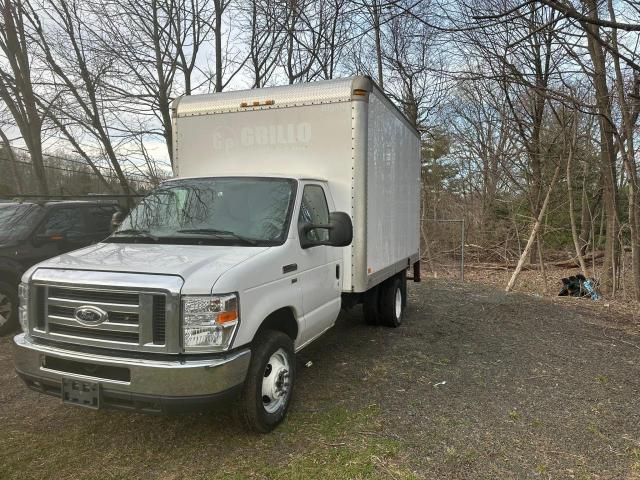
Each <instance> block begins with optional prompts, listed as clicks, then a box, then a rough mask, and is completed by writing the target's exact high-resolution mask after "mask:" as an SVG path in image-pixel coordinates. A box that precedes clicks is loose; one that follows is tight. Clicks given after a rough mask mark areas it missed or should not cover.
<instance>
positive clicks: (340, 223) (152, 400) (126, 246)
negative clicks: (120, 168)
mask: <svg viewBox="0 0 640 480" xmlns="http://www.w3.org/2000/svg"><path fill="white" fill-rule="evenodd" d="M373 85H374V84H373V83H372V82H371V81H370V80H369V79H365V78H362V77H354V78H351V79H343V80H340V81H332V82H318V83H317V84H309V85H305V86H287V87H274V88H268V89H261V90H258V91H244V92H229V93H225V94H215V95H204V96H194V97H186V98H185V99H181V100H180V101H179V102H176V103H174V136H175V138H174V142H173V143H174V164H175V175H176V178H174V179H172V180H169V181H166V182H164V183H163V184H162V185H160V186H159V187H157V188H156V189H155V190H153V191H152V192H151V193H149V194H148V195H147V196H146V197H145V198H144V199H143V200H142V201H141V202H140V203H139V204H138V205H137V206H136V207H135V208H134V209H133V210H132V211H131V212H130V213H129V215H128V216H127V217H126V218H125V219H124V221H122V223H121V224H120V225H119V227H118V229H117V230H116V231H115V232H114V233H113V234H112V235H111V236H110V237H109V238H107V239H106V240H104V241H103V242H100V243H98V244H96V245H92V246H90V247H86V248H83V249H81V250H76V251H73V252H69V253H66V254H63V255H60V256H58V257H55V258H52V259H50V260H47V261H45V262H43V263H40V264H38V265H36V266H34V267H32V268H31V269H29V270H28V271H27V272H26V273H25V274H24V275H23V277H22V284H21V286H20V297H21V301H20V305H21V306H20V312H19V314H20V321H21V324H22V328H23V332H24V333H23V334H21V335H18V336H17V337H16V338H15V343H16V345H17V347H18V349H17V353H16V370H17V372H18V374H19V375H20V377H21V378H22V379H23V380H24V381H25V383H26V384H27V386H29V387H30V388H32V389H35V390H38V391H40V392H42V393H46V394H51V395H56V396H59V397H61V398H62V401H63V402H65V403H69V404H74V405H80V406H84V407H89V408H103V407H110V408H120V409H129V410H137V411H144V412H155V413H158V412H164V411H173V410H187V411H190V410H192V409H193V408H195V407H201V406H207V405H210V404H212V403H218V402H220V401H222V400H225V399H229V398H235V399H236V402H234V403H233V407H232V408H234V409H236V410H237V411H238V412H239V413H240V417H241V418H242V419H243V420H244V422H245V424H246V425H247V427H249V428H251V429H253V430H256V431H259V432H268V431H270V430H271V429H273V428H274V427H275V426H277V425H278V424H279V423H280V422H281V421H282V420H283V418H284V416H285V415H286V412H287V410H288V408H289V405H290V402H291V392H292V389H293V385H294V383H295V378H296V375H295V368H296V364H295V353H296V352H297V351H299V350H300V349H302V348H304V347H305V346H306V345H308V344H309V343H310V342H312V341H314V340H315V339H317V338H318V337H320V336H321V335H322V334H323V333H324V332H325V331H326V330H328V329H329V328H331V327H332V326H333V325H334V323H335V321H336V318H337V317H338V314H339V312H340V309H341V308H343V307H345V306H350V305H355V304H357V303H363V304H364V305H365V312H366V314H367V316H366V318H367V323H371V324H384V325H388V326H392V327H397V326H399V325H400V323H401V321H402V316H403V311H404V306H405V303H406V271H407V270H408V269H409V268H410V267H411V266H412V265H415V264H417V261H418V259H419V252H418V243H419V241H418V240H419V239H418V228H417V221H418V215H419V207H418V200H419V198H418V195H417V194H418V181H419V175H416V173H419V168H420V167H419V159H418V156H417V155H418V154H419V141H418V140H419V137H418V136H417V134H416V133H415V132H414V131H411V130H410V129H409V128H408V126H407V123H406V119H403V117H402V115H401V114H400V113H399V112H397V110H390V105H391V104H390V102H388V99H385V98H384V97H382V96H381V94H380V92H379V91H378V90H374V86H373ZM327 92H328V93H327ZM363 92H364V93H366V95H363ZM369 94H371V98H369ZM255 98H257V99H255ZM327 99H330V100H331V102H328V100H327ZM314 102H316V103H314ZM323 102H324V103H323ZM327 102H328V103H329V104H330V105H329V106H330V108H328V107H327V105H328V103H327ZM181 105H182V106H181ZM372 106H374V107H375V110H372ZM394 108H395V107H394ZM370 110H371V111H370ZM372 112H375V115H374V114H373V113H372ZM378 128H383V129H385V130H386V135H381V134H380V133H379V132H378V133H376V132H375V130H376V129H378ZM369 129H370V130H371V132H370V133H369V131H368V130H369ZM367 138H369V140H367ZM373 140H375V141H376V142H377V143H376V144H375V145H373V144H371V143H368V142H372V141H373ZM369 150H371V151H370V152H369ZM384 172H386V173H384ZM382 175H384V176H382ZM369 177H370V178H369Z"/></svg>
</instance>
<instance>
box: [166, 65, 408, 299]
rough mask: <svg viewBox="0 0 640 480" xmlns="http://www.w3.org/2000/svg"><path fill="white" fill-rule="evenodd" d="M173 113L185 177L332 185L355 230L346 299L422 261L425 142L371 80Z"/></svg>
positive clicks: (204, 98) (179, 169) (178, 164)
mask: <svg viewBox="0 0 640 480" xmlns="http://www.w3.org/2000/svg"><path fill="white" fill-rule="evenodd" d="M173 111H174V114H173V119H174V122H173V135H174V137H173V138H174V141H173V150H174V164H175V171H176V174H177V175H178V176H180V177H201V176H223V175H237V174H241V175H282V176H292V175H298V176H300V177H307V178H317V179H324V180H326V181H327V182H328V184H329V188H330V190H331V194H332V196H333V199H334V201H335V208H336V210H339V211H344V212H347V213H349V215H350V216H351V217H352V219H353V224H354V239H353V244H352V245H350V246H348V247H345V248H344V249H343V260H344V268H345V279H344V282H343V290H344V291H353V292H364V291H366V290H368V289H369V288H370V287H372V286H373V285H376V284H377V283H379V282H380V281H381V280H384V279H385V278H387V277H389V276H391V275H393V274H395V273H397V272H399V271H400V270H403V269H405V268H407V267H408V266H410V265H412V264H413V263H414V262H416V261H417V260H418V250H419V241H420V233H419V216H420V201H419V198H420V193H419V189H420V136H419V134H418V132H417V131H416V129H415V128H414V127H413V126H412V125H411V124H410V123H409V122H408V120H407V119H406V118H405V117H404V116H403V115H402V114H401V113H400V111H399V110H398V109H397V108H396V107H395V105H393V104H392V103H391V101H390V100H389V99H388V98H387V97H386V96H385V95H384V93H383V92H382V91H381V90H380V89H379V88H378V87H377V85H375V84H374V83H373V82H372V81H371V80H369V79H368V78H365V77H354V78H347V79H340V80H329V81H324V82H315V83H308V84H301V85H295V86H285V87H275V88H264V89H258V90H244V91H239V92H230V93H222V94H211V95H194V96H191V97H183V98H181V99H179V100H177V101H176V102H174V110H173Z"/></svg>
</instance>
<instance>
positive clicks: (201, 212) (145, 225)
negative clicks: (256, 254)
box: [112, 177, 295, 245]
mask: <svg viewBox="0 0 640 480" xmlns="http://www.w3.org/2000/svg"><path fill="white" fill-rule="evenodd" d="M294 197H295V181H294V180H291V179H279V178H240V177H233V178H231V177H224V178H198V179H186V180H174V181H170V182H167V183H165V184H163V185H162V186H160V187H159V188H157V189H156V190H154V191H153V192H151V193H150V194H149V195H148V196H147V197H145V198H144V199H143V200H142V201H141V202H140V204H138V205H137V206H136V207H135V208H134V209H133V210H132V211H131V213H130V214H129V216H128V217H127V218H126V219H125V220H124V221H123V222H122V224H121V225H120V227H119V228H118V230H117V231H116V232H114V235H113V236H112V239H117V238H131V237H135V238H137V239H138V241H154V242H159V241H162V240H173V241H176V240H183V241H187V242H188V243H191V242H190V241H189V240H191V241H193V240H194V239H197V240H202V239H206V240H207V241H208V242H213V243H224V244H238V245H276V244H279V243H282V242H284V239H285V237H286V235H287V231H286V230H287V226H288V223H289V217H290V216H291V209H292V206H293V199H294ZM196 243H200V242H196Z"/></svg>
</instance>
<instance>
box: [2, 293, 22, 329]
mask: <svg viewBox="0 0 640 480" xmlns="http://www.w3.org/2000/svg"><path fill="white" fill-rule="evenodd" d="M18 326H19V325H18V289H17V287H16V286H15V285H12V284H10V283H6V282H0V336H4V335H7V334H9V333H12V332H15V331H16V330H17V329H18Z"/></svg>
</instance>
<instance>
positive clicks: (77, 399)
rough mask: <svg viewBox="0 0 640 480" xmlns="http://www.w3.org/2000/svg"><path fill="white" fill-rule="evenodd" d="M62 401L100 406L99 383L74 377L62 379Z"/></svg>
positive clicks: (96, 407) (82, 405)
mask: <svg viewBox="0 0 640 480" xmlns="http://www.w3.org/2000/svg"><path fill="white" fill-rule="evenodd" d="M62 403H70V404H73V405H79V406H81V407H86V408H94V409H98V408H100V384H99V383H98V382H86V381H84V380H77V379H75V378H63V379H62Z"/></svg>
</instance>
